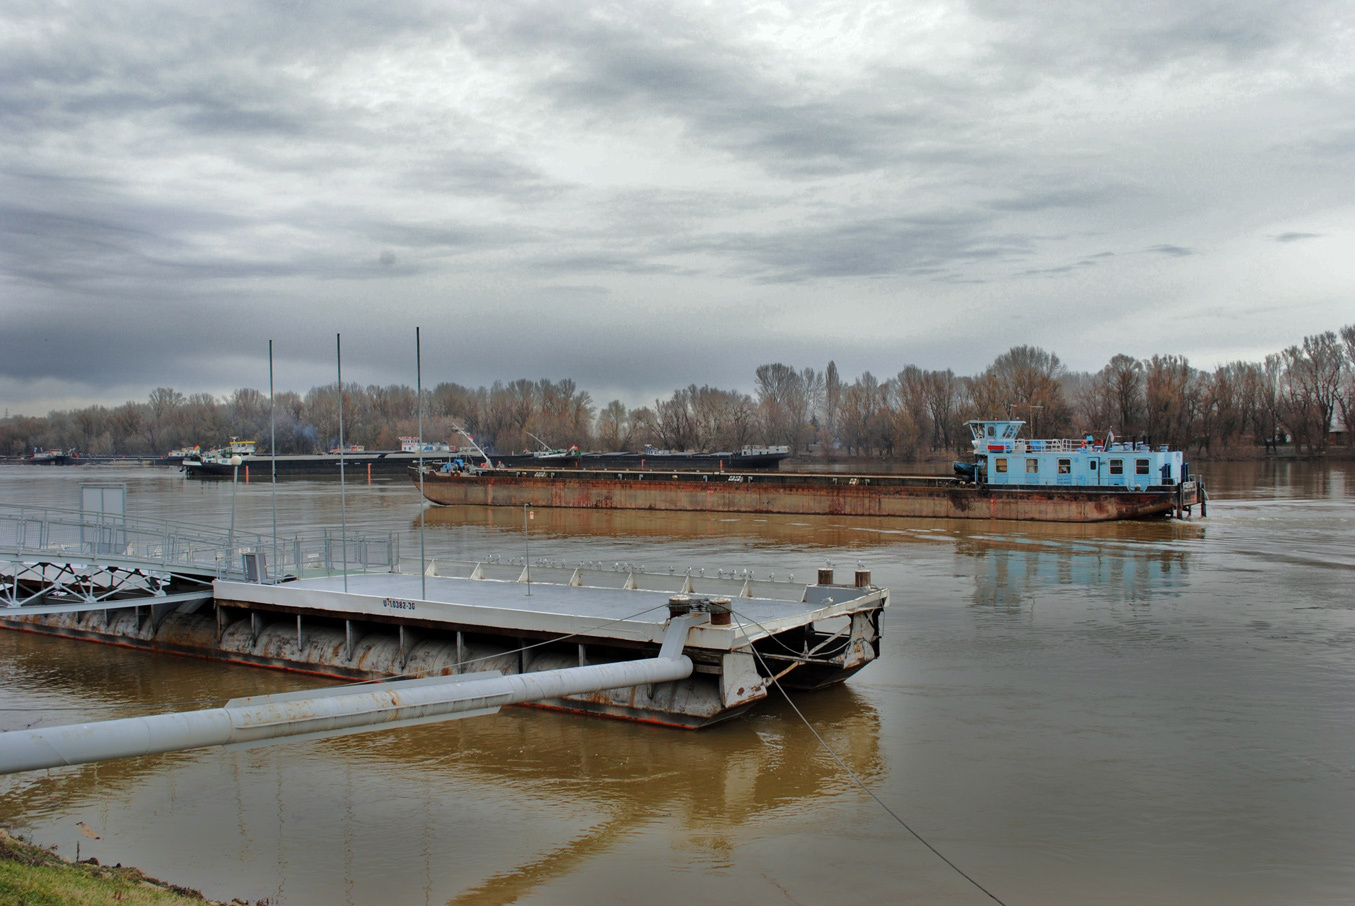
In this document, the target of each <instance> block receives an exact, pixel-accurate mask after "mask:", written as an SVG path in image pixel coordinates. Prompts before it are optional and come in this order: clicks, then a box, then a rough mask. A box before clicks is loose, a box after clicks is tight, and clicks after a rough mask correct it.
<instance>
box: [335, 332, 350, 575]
mask: <svg viewBox="0 0 1355 906" xmlns="http://www.w3.org/2000/svg"><path fill="white" fill-rule="evenodd" d="M334 357H335V360H336V361H337V362H338V365H339V532H340V537H339V546H340V547H341V548H343V590H344V594H347V593H348V496H347V490H346V488H347V480H346V478H345V476H344V441H343V335H342V334H337V333H336V334H335V335H334Z"/></svg>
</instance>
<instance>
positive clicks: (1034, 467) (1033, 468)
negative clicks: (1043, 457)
mask: <svg viewBox="0 0 1355 906" xmlns="http://www.w3.org/2000/svg"><path fill="white" fill-rule="evenodd" d="M1039 471H1040V461H1039V460H1038V459H1027V460H1026V474H1027V475H1035V474H1037V473H1039Z"/></svg>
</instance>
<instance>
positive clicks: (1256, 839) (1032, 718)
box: [0, 463, 1355, 906]
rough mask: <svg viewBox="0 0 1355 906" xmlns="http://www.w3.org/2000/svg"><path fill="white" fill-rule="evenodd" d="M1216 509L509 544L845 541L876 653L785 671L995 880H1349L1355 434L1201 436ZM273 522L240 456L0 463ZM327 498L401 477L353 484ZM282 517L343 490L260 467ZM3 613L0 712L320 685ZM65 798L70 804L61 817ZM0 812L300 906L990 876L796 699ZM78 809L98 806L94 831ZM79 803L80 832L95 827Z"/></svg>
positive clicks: (651, 528) (821, 895)
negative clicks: (843, 675)
mask: <svg viewBox="0 0 1355 906" xmlns="http://www.w3.org/2000/svg"><path fill="white" fill-rule="evenodd" d="M1202 471H1203V472H1204V473H1205V475H1206V477H1207V479H1208V480H1209V483H1210V488H1211V491H1212V498H1211V502H1210V505H1209V515H1208V518H1207V519H1200V518H1198V515H1197V517H1196V518H1194V519H1191V520H1186V521H1181V522H1170V521H1154V522H1144V523H1116V524H1105V525H1090V526H1070V525H1036V524H1018V523H997V522H932V521H920V520H881V521H869V520H859V519H843V518H822V519H811V518H805V517H758V516H706V515H701V514H648V513H598V512H578V511H550V510H538V511H537V514H536V519H535V520H534V522H533V523H532V535H531V555H532V558H533V559H536V558H538V557H544V558H549V559H554V560H556V561H563V562H565V563H568V564H571V565H572V564H574V563H576V562H577V561H583V560H587V561H603V562H604V563H606V564H608V565H609V566H610V565H611V564H612V563H623V562H624V563H633V564H644V565H645V568H646V570H647V571H650V572H656V571H667V569H669V568H672V569H675V570H676V571H678V572H683V571H685V570H686V569H688V568H692V569H693V570H694V571H695V570H699V569H705V570H706V571H707V572H708V573H713V572H715V571H716V570H726V571H727V570H729V569H734V568H737V569H739V570H743V569H751V570H753V571H754V572H755V573H756V574H757V575H758V576H759V577H765V576H767V575H768V574H774V575H775V576H776V578H778V579H788V578H789V576H790V575H791V574H794V576H795V579H796V580H797V581H799V582H804V581H805V580H807V579H808V578H809V577H811V576H812V575H813V573H814V570H815V569H816V568H817V567H820V566H823V565H824V563H825V561H832V562H833V563H834V565H835V566H836V567H837V568H838V569H839V570H848V569H853V568H855V567H856V565H857V563H858V562H861V563H864V564H865V565H866V566H867V567H869V568H870V569H871V570H872V571H873V574H874V580H875V582H876V583H877V584H880V585H886V586H888V587H889V588H891V589H892V592H893V593H892V599H891V601H892V603H891V606H890V608H889V610H888V611H887V612H886V615H885V621H884V647H883V656H882V658H881V660H879V661H877V662H875V663H873V664H871V665H870V666H868V667H867V668H866V669H865V670H864V671H862V672H861V673H859V674H858V675H856V676H855V677H853V678H852V679H851V680H850V681H849V682H847V683H846V684H845V685H843V686H840V687H838V688H835V689H831V690H828V691H825V692H819V693H805V694H798V695H797V697H796V699H795V702H796V704H797V705H798V707H799V708H800V710H801V711H802V712H803V715H804V717H805V718H806V719H807V721H808V723H809V724H810V725H812V727H813V729H814V730H815V731H817V733H818V735H819V736H821V737H822V739H823V741H824V742H825V743H826V744H827V745H828V746H829V747H831V748H832V750H833V751H835V752H836V753H837V754H838V756H839V757H840V758H841V759H842V761H843V762H844V763H845V764H846V765H847V766H849V767H850V768H851V770H852V771H853V772H854V773H855V774H856V776H857V777H859V778H860V779H861V781H863V782H864V783H865V784H866V785H867V786H868V787H869V788H870V790H871V791H872V792H873V793H874V794H875V795H876V796H878V797H879V799H880V800H881V801H883V803H884V804H885V805H887V806H888V807H889V809H890V810H892V811H893V812H894V813H895V814H896V815H897V816H898V817H899V818H900V819H902V820H903V821H905V822H907V824H908V825H909V826H910V827H911V828H912V829H913V830H915V831H916V832H917V833H918V834H920V835H922V836H923V837H924V838H926V839H927V840H928V841H929V842H930V843H931V844H932V845H933V846H935V847H936V848H937V849H938V850H940V852H942V853H943V854H945V856H946V857H947V858H948V859H950V860H951V861H952V862H954V863H955V864H956V865H957V866H959V867H960V868H962V869H963V870H964V871H965V872H966V873H968V874H969V875H970V876H971V877H972V878H974V879H975V880H976V881H978V882H979V883H980V884H982V885H983V886H984V887H986V888H987V889H988V890H989V891H991V892H992V893H993V894H994V895H995V896H996V897H998V898H1000V899H1001V900H1002V901H1003V902H1005V903H1008V904H1012V906H1016V904H1036V903H1039V904H1051V903H1052V904H1058V903H1070V904H1072V903H1077V904H1081V903H1093V902H1094V903H1135V904H1140V903H1173V904H1174V903H1228V904H1238V903H1258V904H1259V903H1278V902H1285V903H1349V902H1355V583H1352V579H1355V466H1352V465H1351V464H1348V463H1347V464H1308V463H1245V464H1213V465H1209V466H1207V467H1206V468H1204V469H1203V470H1202ZM92 481H99V482H106V481H113V482H123V481H125V482H127V484H128V487H129V496H128V500H129V512H130V514H131V515H134V516H141V517H157V518H168V519H172V520H174V521H179V522H197V523H200V524H203V525H208V526H213V527H218V528H225V527H226V525H227V523H228V521H229V519H230V514H231V508H232V498H234V507H235V514H236V520H237V527H238V528H239V529H240V530H246V529H248V530H257V531H268V530H269V528H270V526H271V522H272V512H273V506H274V497H273V495H272V494H271V493H270V488H269V485H268V484H267V483H266V482H260V481H258V480H257V479H256V480H255V481H253V482H251V483H250V484H247V485H246V484H244V483H243V482H242V483H241V484H240V485H239V486H238V487H236V488H234V489H233V488H232V486H231V485H230V484H229V483H210V482H198V481H188V480H185V479H184V478H182V477H181V476H180V475H179V473H178V472H175V471H173V470H168V469H158V468H152V467H145V468H117V467H102V466H90V467H78V468H77V467H70V468H61V467H56V468H42V467H35V466H23V465H16V466H0V502H6V503H24V504H35V505H48V506H59V507H76V506H78V488H79V485H80V484H81V483H83V482H92ZM345 496H346V507H345V509H346V519H347V523H348V527H349V530H350V531H356V530H364V531H383V532H384V531H388V530H397V531H400V532H401V533H402V542H401V552H402V554H403V556H404V557H405V559H406V560H412V561H413V564H412V568H417V565H418V561H419V556H420V554H419V534H418V519H419V512H420V507H419V500H418V494H417V492H416V490H415V489H413V488H412V487H411V486H410V485H409V484H407V483H405V482H402V481H391V482H383V483H377V484H372V485H366V484H349V485H348V486H347V489H346V491H345ZM276 509H277V518H278V525H279V530H280V533H282V534H287V533H288V532H292V531H298V530H308V529H312V528H319V527H321V526H330V527H335V528H337V527H338V526H339V524H340V522H341V519H342V514H341V512H340V494H339V486H338V484H337V483H322V482H300V481H293V482H285V483H280V484H279V485H278V489H277V494H276ZM522 527H523V526H522V513H521V512H520V511H488V510H476V509H472V510H463V509H455V508H449V509H438V510H429V511H428V512H427V524H426V530H425V532H424V533H423V537H424V545H425V549H426V551H427V555H428V556H429V557H430V558H432V559H434V560H437V559H456V560H473V559H482V558H487V557H490V556H498V557H501V558H502V559H504V560H508V559H510V558H513V557H520V556H522V553H523V550H522V547H523V538H522ZM323 684H325V681H323V680H320V679H317V678H312V677H304V676H298V675H293V674H287V673H282V672H277V671H270V670H263V669H253V668H246V667H239V666H228V665H223V664H217V663H213V662H209V661H202V660H193V659H187V658H179V657H173V656H161V655H151V654H147V653H144V652H139V651H134V650H127V649H121V648H116V647H112V646H106V645H97V644H91V643H84V642H74V641H67V640H62V639H53V638H46V637H41V636H35V635H32V634H29V633H23V632H10V631H0V729H14V728H18V727H24V726H46V725H54V724H62V723H75V722H79V721H84V720H97V719H105V718H110V717H119V716H128V715H135V714H144V713H148V712H152V711H160V710H173V709H175V708H182V707H186V705H183V704H175V703H183V702H193V701H198V700H204V699H220V698H226V697H231V696H238V695H247V694H261V693H267V692H276V691H284V690H290V689H297V688H304V687H309V686H316V685H323ZM82 823H83V826H84V827H83V828H82V826H81V824H82ZM0 824H3V825H7V826H10V827H13V828H16V829H18V830H19V831H20V832H22V833H24V834H27V835H29V836H31V838H32V839H34V840H35V841H37V842H39V843H42V844H44V845H49V846H55V847H56V848H57V849H58V851H59V852H61V853H62V854H63V855H66V856H74V855H75V853H76V846H77V844H79V847H80V853H81V855H82V856H84V857H89V856H96V857H97V858H98V859H99V860H100V861H101V862H105V863H114V862H121V863H123V864H129V865H135V866H137V867H139V868H141V869H142V870H144V871H146V872H147V873H149V874H151V875H154V876H156V877H159V878H163V879H165V880H167V881H170V882H173V883H176V884H180V885H185V886H188V887H194V888H198V889H200V890H202V891H203V892H204V893H205V894H207V895H208V896H211V897H214V898H218V899H230V898H231V897H241V898H249V899H251V900H257V899H262V898H267V899H268V901H269V903H271V904H273V906H278V904H289V906H300V904H369V903H376V904H382V906H395V904H405V903H416V904H417V903H437V904H441V903H484V904H491V903H495V904H497V903H514V902H516V903H636V902H644V903H654V904H667V903H693V902H695V903H706V902H759V903H762V902H765V903H801V904H808V903H862V904H877V903H893V902H920V903H957V904H963V903H975V904H978V903H991V902H992V900H990V899H989V898H988V897H987V896H986V895H985V894H984V893H982V892H981V891H980V890H978V889H977V888H976V887H975V886H973V885H971V884H970V883H969V882H968V881H966V880H965V879H964V878H963V877H961V876H960V875H959V874H957V873H956V872H955V871H954V870H953V869H952V868H950V867H949V866H947V865H946V864H945V863H944V862H942V861H941V860H940V859H938V858H937V856H936V855H934V854H933V853H932V852H930V851H928V850H927V849H926V848H925V847H924V846H923V845H922V844H920V843H919V842H918V841H917V840H916V839H915V838H914V837H913V836H911V835H910V834H909V832H908V831H907V830H905V829H904V828H903V827H902V826H900V824H899V823H898V822H897V821H896V820H895V818H893V817H891V816H890V814H889V813H888V812H887V811H886V810H885V809H884V808H882V807H881V805H880V804H879V803H877V802H876V801H875V800H874V799H872V798H871V797H870V796H869V795H867V794H866V793H865V792H863V791H862V789H861V788H860V787H859V786H858V785H857V784H856V783H855V782H854V781H853V779H852V777H851V776H849V775H848V774H847V773H846V772H845V771H844V770H843V769H842V768H841V767H840V766H839V765H838V763H837V762H836V761H835V760H834V759H833V757H832V756H830V755H829V754H828V753H827V752H826V751H825V749H824V748H823V746H822V745H821V744H820V742H819V740H818V739H816V737H815V735H814V733H812V732H811V731H810V729H809V728H808V727H806V725H805V723H803V722H802V721H801V719H800V717H799V716H797V715H796V713H795V712H794V711H793V710H792V709H791V708H790V707H788V706H787V705H786V704H785V703H784V702H783V701H780V700H769V702H767V703H766V705H765V706H764V707H762V708H760V709H758V710H756V711H754V712H752V713H751V714H749V715H747V716H745V717H743V718H740V719H737V720H734V721H731V722H728V723H726V724H723V725H720V726H717V727H714V728H711V729H708V730H703V731H699V732H691V731H681V730H673V729H664V728H656V727H651V726H645V725H640V724H634V723H628V722H623V721H615V720H606V719H601V718H590V717H580V716H571V715H566V714H559V713H554V712H547V711H540V710H535V709H528V708H510V709H505V710H504V711H503V712H501V713H500V714H498V715H495V716H489V717H479V718H473V719H469V720H461V721H454V722H449V723H446V724H439V725H432V726H423V727H418V728H411V729H404V730H393V731H385V732H380V733H372V734H365V735H359V736H351V737H347V738H342V739H336V740H326V741H320V742H309V743H301V742H296V743H287V744H280V745H273V746H266V747H261V748H252V749H238V750H237V749H205V750H199V751H193V752H185V753H177V754H170V755H162V756H153V757H143V758H132V759H123V760H120V761H114V762H107V763H104V764H99V765H85V766H79V767H73V768H65V769H61V770H53V771H50V772H43V773H34V774H25V775H18V776H11V777H8V778H0ZM85 829H88V832H86V830H85ZM91 834H97V836H98V839H93V838H92V837H91Z"/></svg>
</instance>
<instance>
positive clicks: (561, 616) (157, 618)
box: [0, 508, 889, 728]
mask: <svg viewBox="0 0 1355 906" xmlns="http://www.w3.org/2000/svg"><path fill="white" fill-rule="evenodd" d="M273 560H276V561H279V562H280V568H278V569H276V570H270V562H271V561H273ZM345 567H346V568H347V574H346V575H345V573H344V568H345ZM402 567H403V571H402ZM420 569H421V564H419V563H409V562H405V563H403V564H402V562H401V560H400V556H399V546H398V538H396V537H395V536H393V535H389V536H385V537H381V536H361V537H356V536H349V537H348V538H347V539H346V540H341V539H340V538H338V537H337V536H334V535H332V534H330V533H324V534H323V535H318V536H315V537H313V538H309V539H306V538H300V537H297V538H293V539H290V540H287V539H278V540H276V541H274V540H273V539H270V538H264V537H261V536H257V535H244V534H241V533H233V534H231V535H227V534H220V535H215V534H210V533H202V532H200V533H197V534H189V533H187V532H186V531H185V530H184V529H183V528H182V527H174V526H168V525H159V524H138V523H135V522H133V521H132V520H127V519H123V518H121V517H119V518H118V519H117V520H115V521H112V522H110V520H109V519H108V518H107V517H106V516H103V515H97V514H95V515H90V514H80V513H70V512H59V511H51V510H24V511H15V512H13V513H10V512H9V511H7V510H4V509H3V508H0V627H4V628H9V629H17V630H24V631H29V632H38V633H43V634H48V635H57V636H64V637H67V638H76V639H85V640H89V641H97V642H105V643H111V644H117V645H123V646H128V647H134V648H142V649H147V650H152V651H160V652H166V653H172V654H182V655H189V656H194V657H206V658H211V659H213V660H224V661H230V662H234V663H241V664H250V665H255V666H264V667H273V668H278V669H284V670H295V671H303V672H307V673H313V674H318V675H322V676H332V677H336V678H342V679H362V680H381V679H388V678H391V677H436V676H453V675H461V674H474V673H479V672H488V671H499V672H500V673H502V674H505V675H511V674H530V673H538V672H541V671H550V670H559V669H564V668H568V667H575V666H582V665H591V664H623V663H625V662H628V661H636V660H640V659H644V658H652V657H654V656H656V653H657V652H658V650H659V648H660V643H661V640H662V639H663V638H664V636H665V632H666V630H667V628H668V627H669V626H670V624H671V620H672V618H673V617H674V616H675V615H679V614H681V613H683V612H685V611H694V612H697V613H700V612H705V613H708V614H709V615H710V619H709V621H708V622H707V623H702V624H701V625H698V626H695V627H693V628H692V630H691V632H690V634H689V635H688V637H687V640H686V646H685V651H684V653H685V654H686V656H687V657H689V658H690V659H691V661H692V663H693V672H692V675H691V676H690V677H687V678H685V679H682V680H680V681H665V682H654V683H649V682H647V683H643V684H640V685H633V686H627V687H623V688H620V689H612V690H609V691H600V692H590V693H579V694H568V695H564V696H562V697H559V698H554V699H549V700H546V701H544V702H538V703H537V704H541V705H543V706H545V707H551V708H559V709H564V710H569V711H578V712H587V713H593V714H602V715H608V716H614V717H624V718H630V719H633V720H642V721H651V722H655V723H661V724H667V725H673V726H681V727H693V728H694V727H701V726H706V725H708V724H711V723H714V722H716V721H720V720H724V719H726V718H729V717H733V716H735V715H736V714H738V713H740V712H741V711H743V710H745V709H746V708H748V707H750V706H751V705H753V704H754V703H756V702H757V701H759V700H761V699H762V698H764V697H766V695H767V690H768V687H769V680H770V678H771V677H773V676H775V677H777V678H778V679H779V681H780V682H781V683H783V684H784V685H786V686H789V687H792V688H800V689H815V688H819V687H822V686H826V685H830V684H832V683H836V682H841V681H842V680H844V679H846V678H847V677H849V676H851V675H852V674H853V673H855V672H856V671H857V670H860V669H861V668H862V667H864V666H865V665H866V664H867V663H869V662H870V661H872V660H874V659H875V658H876V657H878V656H879V651H880V647H879V640H880V617H881V613H882V612H883V609H884V608H885V607H886V606H887V604H888V599H889V592H888V589H884V588H878V587H875V586H873V585H871V583H870V573H869V572H867V571H865V570H858V571H857V572H856V573H855V575H854V576H853V577H852V582H851V583H849V584H844V585H839V584H836V583H835V581H834V578H833V571H832V570H831V569H825V570H820V571H819V576H818V582H817V583H816V584H813V585H805V584H803V583H795V582H794V581H790V580H789V579H783V580H779V581H773V580H772V578H771V577H770V575H769V576H767V577H766V578H762V577H756V578H755V577H753V576H752V575H751V574H748V573H746V572H744V573H741V574H739V575H737V576H735V574H734V571H733V570H731V571H730V573H729V576H728V577H726V576H725V574H724V573H723V571H720V572H719V574H718V575H717V576H716V577H714V578H711V577H707V576H704V575H700V574H695V575H693V574H681V573H679V574H676V575H674V574H671V573H670V574H667V575H665V574H661V573H652V572H650V573H647V572H645V571H644V568H643V567H634V566H630V565H628V564H611V565H610V566H609V565H606V564H602V563H584V564H580V565H579V566H577V567H573V568H570V567H564V566H563V565H560V564H555V565H541V564H540V561H538V562H537V563H534V564H533V565H532V566H531V568H530V570H529V569H527V568H526V566H525V564H524V563H522V562H518V563H516V564H510V563H503V562H487V563H463V564H449V563H445V562H440V563H437V564H435V565H433V564H430V565H429V568H428V573H429V574H426V575H425V574H421V572H420ZM438 572H441V573H442V575H436V573H438ZM528 580H530V581H528Z"/></svg>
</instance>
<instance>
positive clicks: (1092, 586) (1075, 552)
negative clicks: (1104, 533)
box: [956, 537, 1190, 608]
mask: <svg viewBox="0 0 1355 906" xmlns="http://www.w3.org/2000/svg"><path fill="white" fill-rule="evenodd" d="M956 553H957V554H958V555H961V556H965V557H968V558H969V559H970V561H971V562H972V564H973V569H974V595H973V598H972V601H973V603H974V604H980V605H988V606H997V607H1006V608H1020V607H1022V606H1024V605H1027V604H1031V603H1034V602H1036V601H1039V600H1041V599H1042V598H1046V597H1048V596H1049V595H1050V594H1051V593H1053V592H1055V591H1057V590H1059V589H1060V588H1064V589H1067V588H1071V587H1076V588H1077V589H1078V590H1080V591H1085V592H1086V593H1088V594H1093V595H1095V596H1097V597H1098V598H1101V599H1105V600H1108V601H1110V602H1112V603H1128V604H1146V603H1148V602H1149V601H1150V600H1152V599H1153V598H1154V597H1158V596H1161V595H1164V594H1179V593H1180V592H1182V591H1183V590H1184V589H1185V588H1186V587H1187V586H1188V584H1189V580H1190V554H1189V552H1188V550H1186V549H1185V548H1182V547H1175V546H1169V545H1147V544H1135V543H1132V542H1131V543H1115V542H1109V541H1103V542H1102V543H1098V544H1082V545H1072V544H1067V543H1062V544H1055V543H1050V542H1049V541H1046V540H1040V539H1030V538H1019V537H1001V538H983V539H965V540H963V541H961V542H960V543H959V544H957V545H956Z"/></svg>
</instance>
